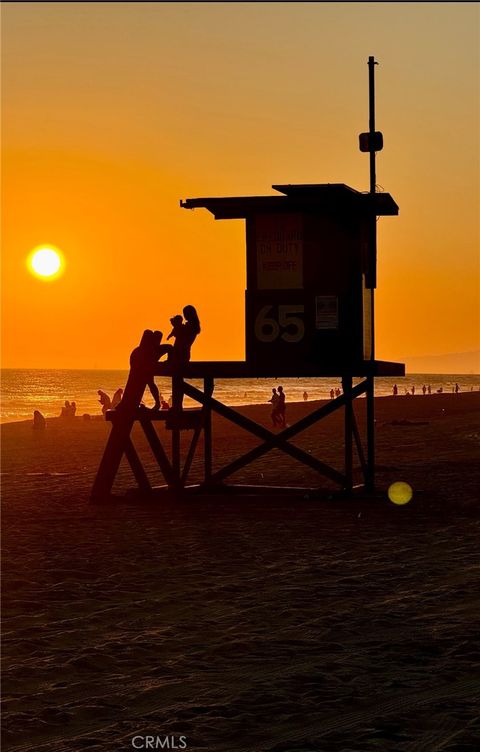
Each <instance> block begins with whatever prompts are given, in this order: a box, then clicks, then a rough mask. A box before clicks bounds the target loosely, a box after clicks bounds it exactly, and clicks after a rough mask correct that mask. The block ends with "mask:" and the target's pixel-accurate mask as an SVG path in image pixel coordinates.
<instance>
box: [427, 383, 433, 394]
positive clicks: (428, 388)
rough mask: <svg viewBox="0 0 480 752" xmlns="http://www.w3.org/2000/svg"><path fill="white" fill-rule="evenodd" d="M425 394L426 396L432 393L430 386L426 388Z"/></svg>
mask: <svg viewBox="0 0 480 752" xmlns="http://www.w3.org/2000/svg"><path fill="white" fill-rule="evenodd" d="M427 393H428V394H431V393H432V387H431V386H430V384H429V385H428V386H427Z"/></svg>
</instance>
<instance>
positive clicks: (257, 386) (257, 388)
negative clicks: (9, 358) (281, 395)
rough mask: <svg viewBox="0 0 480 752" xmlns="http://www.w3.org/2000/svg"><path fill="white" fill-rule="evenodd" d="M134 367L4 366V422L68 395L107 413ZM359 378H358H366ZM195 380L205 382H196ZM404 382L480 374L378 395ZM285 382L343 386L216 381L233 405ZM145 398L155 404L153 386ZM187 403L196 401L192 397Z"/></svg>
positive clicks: (89, 409)
mask: <svg viewBox="0 0 480 752" xmlns="http://www.w3.org/2000/svg"><path fill="white" fill-rule="evenodd" d="M127 377H128V371H100V370H95V371H89V370H59V369H46V370H41V369H2V371H1V406H0V422H2V423H5V422H9V421H16V420H27V419H30V418H32V417H33V411H34V410H39V411H40V412H41V413H42V414H43V415H44V416H45V417H46V418H51V417H55V416H58V415H60V411H61V408H62V405H63V404H64V402H65V400H69V401H70V402H72V401H75V402H76V403H77V415H83V414H84V413H89V414H90V415H101V412H102V411H101V405H100V404H99V402H98V394H97V391H98V389H102V390H103V391H105V392H107V394H109V395H110V397H111V396H113V393H114V392H115V391H116V390H117V389H118V388H119V387H122V388H123V387H124V386H125V383H126V381H127ZM360 380H361V379H357V380H356V381H360ZM156 383H157V385H158V387H159V389H160V392H161V393H162V394H163V396H164V397H165V398H166V399H167V400H168V398H169V397H170V394H171V387H170V379H165V378H159V377H157V378H156ZM192 383H193V384H195V383H198V385H199V386H200V387H201V386H202V383H201V382H195V381H192ZM394 383H396V384H397V385H398V392H399V395H403V394H405V390H407V389H408V390H409V391H410V390H411V388H412V386H413V385H414V386H415V392H416V393H418V394H421V393H422V391H421V390H422V385H423V384H426V385H428V384H430V385H431V389H432V392H436V391H437V389H440V388H441V387H442V388H443V390H444V391H446V392H451V391H452V388H453V387H454V386H455V384H456V383H458V385H459V387H460V389H461V391H462V392H464V391H468V392H469V391H471V390H472V388H473V389H474V390H475V391H478V390H479V389H480V375H471V374H431V373H429V374H421V373H419V374H409V375H408V376H405V377H403V378H378V379H376V380H375V394H376V395H377V396H386V395H391V394H392V387H393V384H394ZM279 384H281V385H282V386H283V388H284V390H285V394H286V398H287V402H300V401H302V400H303V392H304V391H306V392H307V393H308V399H309V400H318V399H328V398H329V396H330V389H332V388H333V389H335V388H337V387H340V386H341V384H340V379H335V378H310V379H305V378H299V379H278V380H274V379H218V381H216V382H215V392H214V396H215V397H217V399H219V400H220V401H222V402H224V403H225V404H227V405H232V406H233V405H248V404H262V403H263V404H266V403H267V400H268V399H269V398H270V396H271V393H272V387H274V386H278V385H279ZM144 402H145V404H146V405H148V406H151V405H153V400H152V399H151V396H150V393H149V391H148V389H147V390H146V392H145V396H144ZM184 404H185V405H186V406H188V405H194V404H195V405H196V404H197V403H194V402H192V401H191V400H189V399H188V398H186V399H185V403H184Z"/></svg>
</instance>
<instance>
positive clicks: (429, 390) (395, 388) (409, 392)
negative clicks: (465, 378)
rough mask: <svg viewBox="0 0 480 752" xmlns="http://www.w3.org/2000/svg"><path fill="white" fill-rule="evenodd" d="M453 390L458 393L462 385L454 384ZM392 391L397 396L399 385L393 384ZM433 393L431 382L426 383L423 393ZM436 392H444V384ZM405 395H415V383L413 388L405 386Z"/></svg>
mask: <svg viewBox="0 0 480 752" xmlns="http://www.w3.org/2000/svg"><path fill="white" fill-rule="evenodd" d="M472 391H473V387H472ZM452 392H453V393H454V394H458V393H459V392H460V387H459V386H458V384H455V386H452ZM392 393H393V396H394V397H396V396H397V395H398V386H397V384H394V385H393V389H392ZM431 393H432V387H431V386H430V384H428V386H427V385H426V384H424V385H423V386H422V394H423V395H425V394H431ZM436 393H437V394H443V386H441V387H439V389H437V391H436ZM405 396H406V397H414V396H415V384H412V387H411V389H408V388H407V387H405Z"/></svg>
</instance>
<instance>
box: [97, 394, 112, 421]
mask: <svg viewBox="0 0 480 752" xmlns="http://www.w3.org/2000/svg"><path fill="white" fill-rule="evenodd" d="M97 394H98V396H99V397H100V399H99V400H98V401H99V402H100V404H101V406H102V413H103V415H105V413H106V412H107V410H110V409H111V407H112V402H111V400H110V397H109V396H108V394H107V393H106V392H103V391H102V390H101V389H99V390H98V391H97Z"/></svg>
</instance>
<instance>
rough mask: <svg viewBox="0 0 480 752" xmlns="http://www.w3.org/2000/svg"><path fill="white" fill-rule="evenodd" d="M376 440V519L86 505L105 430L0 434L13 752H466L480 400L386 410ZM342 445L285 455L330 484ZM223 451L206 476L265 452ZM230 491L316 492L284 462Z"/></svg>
mask: <svg viewBox="0 0 480 752" xmlns="http://www.w3.org/2000/svg"><path fill="white" fill-rule="evenodd" d="M287 399H288V395H287ZM319 404H320V403H318V402H317V403H313V402H307V403H302V404H300V403H299V404H288V407H287V421H288V422H289V423H293V422H294V421H295V420H296V419H297V418H298V417H300V416H302V415H304V414H306V413H307V412H309V411H311V410H312V409H313V408H314V407H316V406H318V405H319ZM364 408H365V400H362V399H360V400H357V406H356V411H357V415H358V420H359V423H360V425H362V423H363V419H364ZM241 411H242V412H243V413H244V414H246V415H248V416H249V417H251V418H253V419H254V420H256V421H258V422H259V423H261V424H263V425H265V426H267V427H269V424H270V419H269V406H268V405H267V404H266V405H265V406H258V405H256V406H251V407H244V408H241ZM376 427H377V456H376V462H377V483H378V491H377V493H376V494H375V496H374V497H371V498H364V497H359V498H354V499H352V500H338V499H337V500H325V501H323V500H322V501H318V500H314V499H311V498H298V499H297V498H290V497H276V496H272V495H269V496H265V497H253V498H241V497H226V496H219V497H218V498H193V497H192V498H188V499H186V500H183V501H173V500H171V499H170V500H169V499H164V500H161V501H159V500H156V501H155V502H154V503H138V502H132V501H119V502H118V503H115V504H109V505H104V506H102V505H100V506H93V505H91V504H89V503H88V499H89V493H90V489H91V486H92V482H93V479H94V477H95V473H96V470H97V467H98V464H99V461H100V458H101V455H102V452H103V449H104V446H105V442H106V439H107V436H108V433H109V431H110V428H111V427H110V424H108V423H106V422H105V421H104V420H103V419H102V418H101V417H100V416H99V417H98V418H95V419H92V420H90V421H84V420H82V418H75V419H74V420H72V421H65V420H61V419H60V418H55V419H50V420H47V427H46V430H45V431H43V432H41V431H33V430H32V427H31V421H28V422H22V423H15V424H13V423H12V424H5V425H3V426H2V436H3V440H2V485H3V493H2V499H3V567H4V569H3V571H4V583H3V662H4V669H3V670H4V675H3V676H4V682H3V698H4V710H3V713H4V745H5V746H4V749H8V750H12V752H13V751H15V752H27V750H28V751H29V752H30V751H32V752H33V750H38V751H39V752H47V751H48V752H67V751H69V752H70V751H72V752H73V751H74V750H75V751H77V750H83V749H88V750H102V751H103V750H106V751H108V752H110V750H112V752H116V751H117V750H118V751H120V750H132V749H135V748H138V749H147V748H148V747H146V746H145V739H146V737H147V735H151V736H153V737H154V738H158V739H161V740H165V738H167V737H168V743H169V747H167V746H164V747H163V748H170V749H172V748H173V749H175V748H177V749H181V748H186V749H188V750H208V751H210V750H211V751H212V752H307V750H309V751H310V752H311V751H312V750H315V751H319V752H324V751H328V750H339V751H340V750H341V751H342V752H348V751H350V752H363V751H365V752H371V751H372V750H386V751H387V750H388V751H390V750H394V751H395V752H396V751H397V750H398V752H404V751H405V752H407V751H409V752H411V751H412V750H418V751H419V752H421V751H423V750H457V751H458V752H460V751H462V752H474V750H478V748H479V744H478V739H479V738H480V649H479V642H478V617H479V612H480V598H479V595H478V594H479V592H480V588H479V584H480V581H479V580H480V578H479V565H478V540H479V527H480V525H479V521H480V511H479V506H478V495H479V493H478V489H479V488H480V462H479V459H480V456H479V455H480V452H479V447H480V393H479V392H472V393H462V394H459V395H454V394H441V395H437V394H435V395H431V396H425V397H424V396H420V395H419V396H415V397H404V396H401V397H397V398H393V397H384V398H378V399H377V400H376ZM158 430H159V432H160V434H161V435H162V432H165V428H164V426H163V425H162V426H160V427H159V429H158ZM341 430H342V415H341V413H339V414H338V415H337V414H334V415H332V416H330V417H329V418H328V419H326V420H325V421H322V422H321V423H320V424H318V425H317V426H315V427H313V428H311V429H309V430H308V431H306V432H305V433H304V434H301V435H300V436H299V437H298V439H297V440H295V441H294V443H295V444H297V445H298V446H300V447H302V448H304V449H306V450H307V451H311V452H312V453H313V454H315V455H316V456H318V457H319V458H320V459H322V460H325V461H327V462H330V463H331V464H332V465H334V466H335V467H338V469H339V470H342V454H341V452H342V435H341ZM214 437H215V441H216V450H215V451H216V454H215V465H216V466H220V465H222V464H224V463H226V462H227V461H228V460H229V459H233V457H234V456H235V455H236V454H238V453H240V452H243V451H246V450H247V449H248V448H251V447H252V446H254V445H255V443H256V442H255V439H253V438H252V437H251V436H249V435H248V434H246V433H245V432H243V431H241V430H240V429H237V428H236V427H233V426H231V424H229V423H227V422H226V421H224V420H223V419H216V420H215V422H214ZM135 440H136V441H137V442H138V445H139V446H140V447H141V454H142V456H143V457H144V458H145V465H146V467H147V470H148V472H149V473H150V474H151V478H152V481H155V480H156V481H157V482H158V483H161V482H162V479H161V476H160V474H159V472H158V471H156V470H155V464H154V461H153V459H152V458H151V457H150V456H149V455H148V454H147V451H146V447H145V442H143V445H142V441H141V436H140V432H139V430H138V429H137V428H136V429H135ZM201 460H202V457H201V453H200V455H199V456H198V457H197V458H196V460H195V461H194V465H193V479H195V477H197V476H198V477H200V471H201ZM155 473H156V474H155ZM234 480H236V481H237V482H245V483H252V484H257V483H258V484H262V483H268V484H273V485H292V486H297V485H302V486H304V485H305V486H309V485H320V484H323V481H322V479H319V478H318V476H317V475H316V474H315V473H314V472H313V471H310V470H309V469H307V468H306V467H304V466H302V465H299V464H297V463H295V461H294V460H292V459H290V458H289V457H287V456H286V455H284V454H282V453H279V452H277V451H274V452H271V453H269V454H267V455H266V456H265V457H263V458H262V459H260V460H259V461H258V462H256V463H254V464H253V465H252V466H251V467H249V468H245V469H243V470H241V471H240V472H238V473H237V474H236V476H234ZM396 480H404V481H407V482H408V483H410V485H411V486H412V488H413V491H414V496H413V499H412V501H411V502H410V503H409V504H407V505H405V506H401V507H400V506H395V505H394V504H392V503H391V502H390V501H388V499H387V494H386V490H387V488H388V486H389V485H390V483H392V482H394V481H396ZM132 485H133V481H132V478H131V474H130V471H129V468H128V466H127V465H126V464H125V465H122V468H121V472H120V473H119V477H118V481H117V484H116V487H115V491H116V492H118V494H123V493H124V492H125V491H126V490H127V489H128V488H130V487H131V486H132ZM324 485H325V487H326V488H328V487H329V486H328V482H327V481H325V482H324ZM182 740H184V741H182ZM142 744H143V746H141V745H142ZM183 744H185V745H186V747H184V746H182V745H183ZM173 745H176V746H173ZM151 748H153V747H151ZM157 748H161V747H160V746H157Z"/></svg>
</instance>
